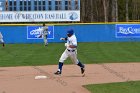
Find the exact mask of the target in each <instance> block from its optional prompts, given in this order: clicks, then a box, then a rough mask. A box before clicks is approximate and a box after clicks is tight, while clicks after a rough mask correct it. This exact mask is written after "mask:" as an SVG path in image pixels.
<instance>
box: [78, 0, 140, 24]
mask: <svg viewBox="0 0 140 93" xmlns="http://www.w3.org/2000/svg"><path fill="white" fill-rule="evenodd" d="M80 5H81V7H80V13H81V14H80V15H81V22H138V21H140V0H81V3H80Z"/></svg>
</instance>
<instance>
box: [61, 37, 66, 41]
mask: <svg viewBox="0 0 140 93" xmlns="http://www.w3.org/2000/svg"><path fill="white" fill-rule="evenodd" d="M60 40H65V41H67V40H68V38H67V37H66V38H63V37H61V38H60Z"/></svg>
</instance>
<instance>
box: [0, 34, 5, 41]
mask: <svg viewBox="0 0 140 93" xmlns="http://www.w3.org/2000/svg"><path fill="white" fill-rule="evenodd" d="M0 43H4V41H3V35H2V33H1V32H0Z"/></svg>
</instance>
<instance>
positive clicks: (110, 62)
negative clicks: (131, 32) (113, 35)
mask: <svg viewBox="0 0 140 93" xmlns="http://www.w3.org/2000/svg"><path fill="white" fill-rule="evenodd" d="M139 47H140V42H113V43H111V42H102V43H101V42H97V43H96V42H95V43H79V46H78V58H79V60H81V61H82V62H83V63H84V64H85V65H86V76H85V77H82V76H81V74H80V69H79V68H78V67H77V66H75V65H73V64H72V62H71V61H70V59H68V60H66V61H65V63H64V71H63V74H62V76H60V77H56V76H54V75H53V73H54V72H55V71H56V70H57V64H58V60H59V57H60V56H61V54H62V53H63V51H64V50H65V46H64V43H50V44H49V45H48V46H47V47H45V46H44V45H43V44H7V45H6V46H5V47H4V48H3V47H2V46H1V47H0V82H1V84H0V93H58V92H59V93H60V92H61V93H90V92H91V93H139V92H140V87H139V86H140V82H139V80H140V63H139V62H140V48H139ZM37 75H46V76H47V77H48V78H46V79H41V80H35V79H34V77H35V76H37ZM117 82H119V83H117ZM123 82H124V83H123ZM102 83H103V84H102ZM88 84H90V85H88ZM82 86H84V87H85V88H84V87H82ZM86 88H87V89H88V90H87V89H86Z"/></svg>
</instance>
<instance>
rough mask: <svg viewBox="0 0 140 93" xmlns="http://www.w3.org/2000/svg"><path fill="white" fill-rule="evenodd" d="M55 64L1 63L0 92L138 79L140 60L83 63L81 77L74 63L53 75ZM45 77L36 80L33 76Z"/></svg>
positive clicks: (65, 92) (67, 92)
mask: <svg viewBox="0 0 140 93" xmlns="http://www.w3.org/2000/svg"><path fill="white" fill-rule="evenodd" d="M56 69H57V66H56V65H48V66H36V67H34V66H32V67H31V66H28V67H1V68H0V93H90V92H89V91H88V90H86V89H85V88H83V87H82V85H87V84H97V83H110V82H126V81H132V80H140V63H124V64H122V63H116V64H115V63H111V64H89V65H86V76H85V77H82V76H81V74H80V69H79V68H78V67H77V66H75V65H64V67H63V74H62V76H55V75H53V73H54V72H55V71H56ZM37 75H46V76H47V77H48V78H46V79H39V80H36V79H35V76H37Z"/></svg>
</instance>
